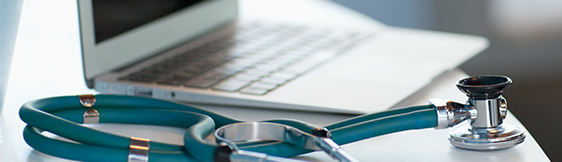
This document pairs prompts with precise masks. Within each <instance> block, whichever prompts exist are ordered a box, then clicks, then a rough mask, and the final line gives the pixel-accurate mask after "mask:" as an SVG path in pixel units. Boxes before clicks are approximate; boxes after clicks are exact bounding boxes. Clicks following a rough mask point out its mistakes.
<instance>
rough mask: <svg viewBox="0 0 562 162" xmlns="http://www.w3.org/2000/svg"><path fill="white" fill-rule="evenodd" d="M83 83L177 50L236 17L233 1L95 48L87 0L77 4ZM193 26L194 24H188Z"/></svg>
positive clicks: (183, 13) (203, 6) (188, 11)
mask: <svg viewBox="0 0 562 162" xmlns="http://www.w3.org/2000/svg"><path fill="white" fill-rule="evenodd" d="M78 12H79V22H80V24H79V25H80V37H81V38H80V39H81V45H82V60H83V67H84V77H85V79H86V81H91V80H93V79H94V78H95V77H96V76H99V75H101V74H104V73H108V72H110V71H112V70H115V69H118V68H122V67H124V66H126V65H129V64H131V63H135V62H138V61H140V60H142V59H145V58H147V57H149V56H152V55H154V54H156V53H158V52H161V51H164V50H166V49H169V48H171V47H174V46H177V45H179V44H180V43H182V42H185V41H188V40H190V39H193V38H195V37H197V36H199V35H201V34H203V33H206V32H209V30H211V29H215V28H217V27H219V26H221V25H224V24H227V23H228V22H231V21H233V20H235V19H236V18H237V16H238V9H237V1H236V0H218V1H217V0H211V1H202V2H200V3H197V4H194V5H193V6H189V7H187V8H185V9H182V10H179V11H177V12H175V13H172V14H170V15H167V16H165V17H162V18H160V19H157V20H154V21H152V22H150V23H148V24H145V25H142V26H139V27H137V28H134V29H132V30H130V31H127V32H125V33H122V34H119V35H117V36H115V37H112V38H110V39H107V40H104V41H102V42H99V43H97V44H96V42H95V33H94V31H95V30H94V24H93V23H94V19H93V13H92V2H91V0H78ZM193 22H197V23H195V24H190V23H193Z"/></svg>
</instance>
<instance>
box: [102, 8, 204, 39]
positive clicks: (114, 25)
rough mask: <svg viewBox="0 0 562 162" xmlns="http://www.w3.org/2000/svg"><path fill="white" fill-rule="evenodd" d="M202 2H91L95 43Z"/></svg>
mask: <svg viewBox="0 0 562 162" xmlns="http://www.w3.org/2000/svg"><path fill="white" fill-rule="evenodd" d="M200 1H202V0H158V1H154V0H136V1H102V0H94V1H92V7H93V11H94V28H95V32H96V36H95V37H96V43H100V42H102V41H104V40H106V39H109V38H111V37H114V36H116V35H119V34H121V33H124V32H127V31H129V30H131V29H134V28H136V27H139V26H141V25H144V24H146V23H148V22H151V21H153V20H156V19H158V18H161V17H164V16H166V15H169V14H171V13H173V12H176V11H178V10H181V9H184V8H186V7H188V6H191V5H193V4H195V3H197V2H200Z"/></svg>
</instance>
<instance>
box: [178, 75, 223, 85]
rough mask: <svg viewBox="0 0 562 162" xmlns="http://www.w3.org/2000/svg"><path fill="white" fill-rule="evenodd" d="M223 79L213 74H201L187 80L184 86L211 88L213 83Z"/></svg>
mask: <svg viewBox="0 0 562 162" xmlns="http://www.w3.org/2000/svg"><path fill="white" fill-rule="evenodd" d="M221 79H223V78H220V77H213V76H205V77H203V76H199V77H196V78H193V79H191V80H189V81H187V82H186V83H185V84H183V85H184V86H188V87H196V88H209V87H210V86H211V85H213V84H215V83H217V82H219V81H220V80H221Z"/></svg>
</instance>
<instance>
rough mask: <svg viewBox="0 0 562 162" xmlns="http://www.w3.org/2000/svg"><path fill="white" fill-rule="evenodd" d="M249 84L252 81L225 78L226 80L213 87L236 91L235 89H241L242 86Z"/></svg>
mask: <svg viewBox="0 0 562 162" xmlns="http://www.w3.org/2000/svg"><path fill="white" fill-rule="evenodd" d="M248 84H250V82H248V81H241V80H235V79H228V80H225V81H222V82H220V83H218V84H216V85H215V86H213V88H212V89H214V90H221V91H229V92H235V91H237V90H239V89H241V88H242V87H244V86H246V85H248Z"/></svg>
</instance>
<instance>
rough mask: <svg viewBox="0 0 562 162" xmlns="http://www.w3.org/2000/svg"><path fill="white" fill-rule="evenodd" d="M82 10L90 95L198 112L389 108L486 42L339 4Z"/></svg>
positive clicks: (131, 5)
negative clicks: (390, 22)
mask: <svg viewBox="0 0 562 162" xmlns="http://www.w3.org/2000/svg"><path fill="white" fill-rule="evenodd" d="M78 2H79V3H78V4H79V19H80V32H81V33H80V35H81V41H82V52H83V62H84V75H85V79H86V82H87V84H88V86H89V87H90V88H94V89H95V90H97V91H99V92H101V93H108V94H122V95H136V96H145V97H154V98H160V99H167V100H179V101H184V102H190V103H196V104H212V105H229V106H242V107H256V108H272V109H290V110H305V111H323V112H338V113H365V112H373V111H380V110H383V109H386V108H389V107H392V106H393V105H395V104H398V103H399V102H400V101H401V100H403V99H404V98H406V97H408V96H409V95H411V94H412V93H414V92H416V91H417V90H419V89H421V88H422V87H424V86H425V85H427V84H428V83H430V82H431V80H432V79H433V78H434V77H436V76H438V75H440V74H441V73H443V72H445V71H447V70H450V69H453V68H455V67H456V66H457V65H459V64H460V63H462V62H464V61H466V60H467V59H469V58H470V57H472V56H474V55H475V54H477V53H478V52H480V51H481V50H483V49H485V48H486V47H487V45H488V44H487V40H486V39H484V38H481V37H476V36H468V35H460V34H451V33H440V32H431V31H421V30H412V29H403V28H395V27H389V26H386V25H383V24H381V23H378V22H376V21H375V20H372V19H369V18H366V17H365V16H362V15H360V14H357V13H355V12H353V11H351V10H348V9H345V8H342V7H340V6H337V5H336V4H333V3H332V2H329V1H301V0H291V1H286V0H277V1H275V0H268V1H263V0H247V1H236V0H211V1H200V0H194V1H177V0H160V1H130V2H123V1H99V0H78Z"/></svg>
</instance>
